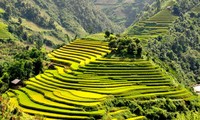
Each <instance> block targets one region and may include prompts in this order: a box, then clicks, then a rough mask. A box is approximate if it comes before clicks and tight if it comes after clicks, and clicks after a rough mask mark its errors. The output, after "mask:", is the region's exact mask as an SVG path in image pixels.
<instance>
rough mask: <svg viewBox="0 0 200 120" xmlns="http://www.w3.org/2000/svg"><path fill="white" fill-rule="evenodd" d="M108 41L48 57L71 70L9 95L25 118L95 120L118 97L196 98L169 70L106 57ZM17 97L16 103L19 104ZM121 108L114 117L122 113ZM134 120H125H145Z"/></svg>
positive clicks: (52, 73) (48, 73)
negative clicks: (105, 103) (111, 100)
mask: <svg viewBox="0 0 200 120" xmlns="http://www.w3.org/2000/svg"><path fill="white" fill-rule="evenodd" d="M107 44H108V43H106V42H101V41H92V40H90V41H87V40H77V41H75V42H73V43H71V44H70V45H66V46H64V47H62V48H60V49H58V50H55V51H53V52H52V53H50V54H49V57H50V59H51V60H52V61H53V62H55V63H57V64H63V65H65V66H68V67H59V66H56V69H55V70H46V71H45V73H43V74H40V75H38V76H36V77H35V78H31V79H29V81H27V82H26V84H27V86H26V87H24V88H20V89H19V90H10V91H8V92H7V94H8V95H9V96H10V97H11V99H13V100H15V101H16V103H17V104H16V106H17V107H18V108H19V109H20V110H22V111H23V112H25V113H28V114H31V115H35V114H37V115H41V116H44V117H45V118H46V119H47V120H48V119H69V120H73V119H76V120H92V119H101V117H102V116H103V115H105V114H106V113H107V111H106V109H105V106H104V105H103V103H104V102H105V101H106V100H108V99H112V98H114V97H116V98H117V97H120V98H127V99H130V100H134V99H138V100H141V101H142V100H148V99H155V98H166V97H167V98H171V99H175V100H176V99H188V98H190V97H191V96H192V94H191V93H190V92H189V91H188V90H187V89H184V88H182V87H179V86H177V83H176V82H175V81H174V79H173V78H172V77H171V76H170V75H168V74H167V72H166V71H164V70H163V69H161V68H160V67H159V66H158V65H155V64H154V63H153V62H152V61H149V60H145V59H119V58H103V56H104V55H106V54H109V53H110V50H109V49H108V47H107ZM16 98H17V99H16ZM124 111H126V109H119V110H116V111H115V112H110V113H109V114H110V115H111V116H115V115H116V114H117V113H120V112H124ZM144 118H145V117H144V116H136V115H135V116H133V117H132V118H128V119H127V120H142V119H144Z"/></svg>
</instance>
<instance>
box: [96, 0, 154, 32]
mask: <svg viewBox="0 0 200 120" xmlns="http://www.w3.org/2000/svg"><path fill="white" fill-rule="evenodd" d="M153 1H154V0H93V2H94V4H95V5H96V6H97V7H98V8H99V9H101V10H102V11H103V12H104V13H105V14H106V15H107V16H108V18H109V19H110V20H112V21H113V22H115V23H117V24H119V25H120V26H121V27H122V28H127V27H129V26H130V25H131V24H132V23H133V22H134V21H135V20H137V16H138V15H139V14H140V13H141V12H142V11H143V10H144V9H145V8H146V5H148V4H152V2H153Z"/></svg>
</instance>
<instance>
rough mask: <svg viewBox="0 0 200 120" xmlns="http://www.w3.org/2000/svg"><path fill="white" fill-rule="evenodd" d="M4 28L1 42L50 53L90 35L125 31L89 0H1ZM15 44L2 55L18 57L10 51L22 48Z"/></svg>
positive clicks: (4, 47)
mask: <svg viewBox="0 0 200 120" xmlns="http://www.w3.org/2000/svg"><path fill="white" fill-rule="evenodd" d="M0 25H1V27H0V39H2V40H3V41H4V39H10V41H15V42H18V41H21V43H20V44H23V45H22V46H24V47H26V46H31V47H32V46H37V47H38V48H41V47H42V46H43V47H45V49H46V50H47V51H50V50H52V48H57V46H60V45H61V44H63V43H64V44H67V43H69V42H70V41H72V40H73V39H74V38H77V37H80V36H85V35H87V34H89V33H96V32H102V31H105V30H110V31H113V32H119V31H121V30H120V27H119V26H117V25H116V24H115V23H113V22H111V21H110V20H109V19H108V18H107V16H106V15H105V14H104V13H103V12H101V11H100V10H97V9H96V8H95V6H94V4H93V3H91V2H90V1H89V0H86V1H74V0H65V1H56V0H50V1H43V0H23V1H13V0H1V1H0ZM15 42H12V43H10V42H9V41H7V42H4V43H3V44H1V45H2V46H1V48H2V54H0V56H8V57H9V54H10V53H8V52H6V51H12V53H13V54H16V52H17V51H15V50H12V48H11V50H7V48H6V46H9V44H12V45H13V46H15V45H18V44H16V43H15ZM6 44H8V45H6ZM13 49H14V48H13ZM1 58H4V57H1ZM5 59H6V58H4V60H5Z"/></svg>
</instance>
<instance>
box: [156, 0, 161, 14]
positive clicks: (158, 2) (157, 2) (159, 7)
mask: <svg viewBox="0 0 200 120" xmlns="http://www.w3.org/2000/svg"><path fill="white" fill-rule="evenodd" d="M156 5H157V12H159V11H160V10H161V2H160V0H156Z"/></svg>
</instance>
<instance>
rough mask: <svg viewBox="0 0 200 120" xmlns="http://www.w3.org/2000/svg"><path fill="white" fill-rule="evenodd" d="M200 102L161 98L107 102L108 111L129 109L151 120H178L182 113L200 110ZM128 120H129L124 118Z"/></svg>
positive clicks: (121, 99)
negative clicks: (114, 108) (120, 108)
mask: <svg viewBox="0 0 200 120" xmlns="http://www.w3.org/2000/svg"><path fill="white" fill-rule="evenodd" d="M199 102H200V101H199V100H198V99H197V98H196V99H194V100H175V101H174V100H172V99H169V98H167V99H165V98H161V99H158V100H149V101H145V102H144V101H140V100H128V99H124V98H116V99H113V100H108V101H106V102H105V106H107V109H108V110H109V109H112V108H113V107H117V108H119V107H128V108H129V109H130V112H131V113H132V114H136V115H138V116H146V117H147V118H148V119H149V120H171V119H176V118H177V115H179V114H180V113H183V114H187V113H188V112H191V111H198V110H200V105H199V104H198V103H199ZM104 117H105V116H104ZM123 117H126V116H123ZM123 119H127V118H123Z"/></svg>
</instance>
